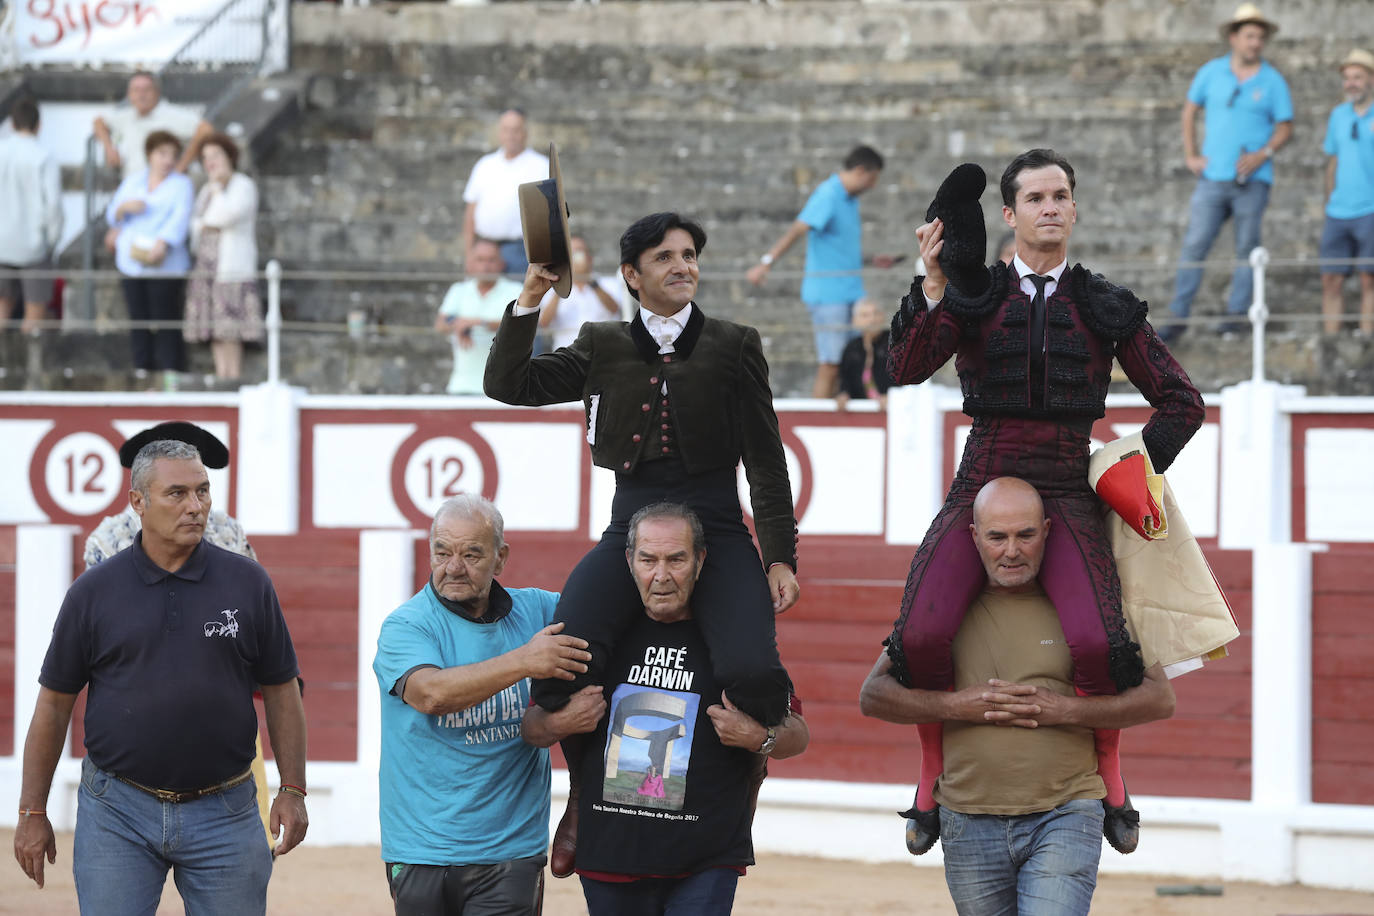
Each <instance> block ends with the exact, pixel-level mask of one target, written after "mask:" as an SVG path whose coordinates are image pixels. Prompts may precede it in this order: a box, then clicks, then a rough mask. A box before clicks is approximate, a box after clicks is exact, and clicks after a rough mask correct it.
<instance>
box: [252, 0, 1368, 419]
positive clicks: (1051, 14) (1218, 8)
mask: <svg viewBox="0 0 1374 916" xmlns="http://www.w3.org/2000/svg"><path fill="white" fill-rule="evenodd" d="M1272 5H1273V4H1271V6H1272ZM1232 8H1233V4H1232V3H1231V2H1230V0H1225V2H1181V0H1164V2H1161V0H1039V2H1035V0H1017V2H1014V3H1010V2H1006V0H968V2H962V0H911V2H905V3H853V2H841V0H834V2H798V3H792V2H789V3H780V4H777V5H766V4H752V3H742V2H736V0H723V2H690V3H689V2H653V3H609V2H608V3H602V4H597V5H593V4H585V3H524V2H521V3H498V4H491V5H486V6H450V5H447V4H428V3H424V4H392V5H378V6H371V7H361V8H341V7H338V6H334V5H331V4H315V3H301V4H295V5H293V8H292V9H293V30H294V34H293V59H292V66H293V68H295V69H296V70H298V71H300V72H309V73H311V74H313V76H314V78H313V80H312V82H311V86H310V90H309V94H308V99H307V101H308V106H307V110H306V112H305V113H304V115H303V117H302V119H301V121H300V122H299V124H298V126H297V127H296V129H295V130H292V131H288V132H287V133H286V134H285V135H284V136H283V137H282V138H281V139H280V141H279V142H278V144H277V146H276V147H275V149H273V150H271V151H269V152H268V153H267V154H266V155H265V156H264V157H262V159H261V160H260V162H259V170H258V171H259V175H258V177H259V181H260V184H261V190H262V198H263V213H262V215H261V218H260V227H259V235H260V243H261V250H262V255H263V259H264V260H266V259H267V258H269V257H275V258H279V259H280V260H281V261H282V262H283V263H284V265H285V266H286V268H287V270H288V273H289V272H291V271H302V270H308V271H340V272H344V273H342V274H341V275H340V276H337V277H335V278H333V279H332V280H329V281H322V280H319V279H304V278H303V279H288V282H287V285H286V287H285V290H284V307H285V310H286V317H287V320H288V321H295V322H301V323H302V324H301V325H299V327H301V328H306V327H320V328H324V329H325V330H323V331H321V332H320V333H318V334H314V335H310V334H306V333H305V332H303V331H296V332H293V334H294V336H295V337H297V338H299V339H300V342H299V344H298V345H293V344H291V343H290V342H288V346H287V348H286V352H287V353H288V354H293V359H298V360H299V362H294V363H292V364H291V365H290V366H288V371H287V375H288V377H290V378H292V379H293V380H295V381H299V382H301V383H304V384H308V385H310V386H311V387H313V388H316V389H319V390H385V391H397V392H404V391H419V390H423V389H424V387H425V386H434V385H439V384H442V381H443V379H444V378H446V376H447V372H448V348H447V344H446V343H445V342H444V341H443V340H441V339H439V338H438V337H437V335H435V334H433V332H432V331H430V330H429V325H430V323H431V320H432V315H433V311H434V309H435V307H436V306H437V304H438V302H439V300H440V298H441V297H442V294H443V291H444V288H445V286H446V285H447V278H449V277H452V278H455V279H456V278H457V277H459V276H461V255H460V248H461V245H460V242H459V238H460V231H461V224H462V216H463V208H464V205H463V202H462V191H463V186H464V182H465V181H466V178H467V175H468V172H469V170H470V169H471V167H472V164H473V163H474V162H475V161H476V159H477V158H478V157H479V156H480V155H482V154H483V153H484V152H486V151H488V150H489V149H491V148H492V147H493V146H494V137H493V130H492V128H493V124H494V120H495V117H496V115H497V114H498V113H499V111H500V110H501V109H503V108H504V107H507V106H511V105H517V106H520V107H522V108H524V109H525V110H526V111H527V112H529V115H530V121H531V128H532V138H531V139H532V143H533V145H535V146H536V147H537V148H538V147H542V146H544V145H546V144H547V143H548V142H549V141H550V140H552V141H555V142H557V144H558V147H559V152H560V157H561V160H562V166H563V173H564V177H565V179H566V181H567V185H568V198H569V204H570V207H571V208H572V211H573V218H572V225H573V228H574V231H576V232H578V233H580V234H583V235H585V236H586V237H588V238H589V240H590V241H591V243H592V245H593V247H594V248H595V249H596V250H597V252H598V258H597V260H598V264H599V266H600V267H601V268H602V269H603V270H606V271H610V270H612V269H614V264H613V261H614V260H615V252H616V249H617V244H616V243H617V239H618V236H619V233H620V231H621V230H622V229H623V228H624V226H625V225H626V224H627V223H628V222H630V221H631V220H632V219H634V218H636V217H638V216H640V215H642V214H644V213H646V212H650V211H652V210H658V209H670V208H671V209H681V210H684V211H687V212H690V213H692V214H694V215H696V216H697V217H699V218H700V219H702V220H703V222H704V223H705V225H706V227H707V230H708V232H709V234H710V240H709V243H708V246H707V249H706V251H705V252H704V258H703V262H702V263H703V278H704V279H703V282H702V290H701V296H700V299H701V302H702V304H703V306H704V307H705V308H706V309H707V310H708V311H709V312H711V313H713V314H718V315H722V316H724V317H731V318H735V319H737V320H741V321H746V322H748V323H751V324H755V325H757V326H758V327H759V328H760V330H761V332H762V333H763V335H764V338H765V341H766V342H767V347H768V356H769V359H770V362H771V363H772V366H773V378H774V383H775V387H776V389H777V390H778V392H779V393H780V394H797V393H803V392H805V391H807V390H808V389H809V377H810V374H811V371H812V366H813V362H814V354H813V350H812V344H811V333H810V324H809V319H808V317H807V314H806V312H805V310H804V309H803V308H802V306H801V305H800V303H799V301H798V299H797V287H798V284H799V274H800V269H801V264H802V253H801V251H800V250H794V251H793V252H792V253H790V254H789V255H788V256H787V258H785V259H783V260H782V261H780V262H779V264H778V265H777V266H776V267H775V269H774V271H773V276H772V279H771V280H770V282H769V283H768V284H767V285H766V286H765V287H764V288H762V289H755V288H753V287H750V286H749V285H748V284H746V283H745V282H744V280H743V273H744V271H745V270H746V269H747V268H748V267H749V266H750V265H751V264H752V263H754V261H755V260H756V259H757V257H758V255H759V254H760V253H761V252H762V251H764V250H765V249H766V247H767V246H768V245H769V244H771V243H772V241H773V240H774V239H775V238H776V237H777V236H778V234H780V233H781V232H782V231H783V229H784V228H785V227H786V226H787V225H788V223H789V222H790V221H791V220H792V219H793V218H794V217H795V215H796V213H797V212H798V210H799V209H800V207H801V206H802V204H803V203H804V202H805V200H806V197H807V195H808V194H809V193H810V191H811V189H812V188H813V187H814V186H815V185H816V183H817V182H819V181H820V180H822V179H823V178H824V177H825V176H826V175H827V174H829V173H830V172H831V171H832V170H834V169H835V168H836V167H837V165H838V162H839V160H840V159H841V158H842V157H843V155H844V154H845V152H846V151H847V150H848V149H849V148H851V147H852V146H853V145H854V144H856V143H859V142H864V143H869V144H872V145H873V146H875V147H876V148H877V149H879V150H880V151H881V152H882V153H883V154H884V155H885V156H886V157H887V161H888V168H887V169H886V171H885V173H884V175H883V180H882V182H881V184H880V185H879V186H878V187H877V188H876V189H875V190H873V191H872V192H870V193H869V194H868V195H866V196H865V197H864V199H863V215H864V232H865V248H866V251H867V252H869V253H883V252H885V253H905V254H906V255H907V256H906V259H905V261H903V262H902V264H900V265H899V266H898V268H896V269H894V270H891V271H872V272H870V274H869V275H868V276H867V278H866V282H867V284H868V286H869V288H870V292H871V294H872V295H873V296H875V297H876V298H877V299H879V300H880V301H881V302H883V303H884V304H885V305H886V304H895V303H896V301H897V299H898V298H899V297H900V296H901V294H902V292H903V291H904V289H905V288H906V286H907V284H908V283H909V282H910V270H911V265H912V263H913V259H912V256H911V253H912V251H913V250H914V237H913V235H912V231H913V229H914V228H915V226H916V225H917V224H918V223H919V222H920V219H921V216H922V214H923V213H924V211H925V207H926V205H927V203H928V202H929V199H930V197H931V195H932V194H933V193H934V190H935V188H936V186H937V185H938V183H939V181H940V179H941V178H942V177H943V176H944V175H945V174H946V173H947V172H948V171H949V169H950V168H952V167H953V166H954V165H956V164H958V163H959V162H962V161H966V160H972V161H976V162H979V163H980V164H982V165H983V166H984V168H985V169H986V170H987V171H988V172H989V174H990V176H991V179H992V181H993V182H994V183H995V181H996V178H997V176H998V175H999V174H1000V171H1001V169H1002V167H1003V166H1004V165H1005V163H1006V162H1007V161H1008V160H1009V159H1010V158H1011V157H1012V156H1013V155H1015V154H1016V153H1018V152H1020V151H1022V150H1024V149H1026V148H1028V147H1031V146H1039V145H1050V146H1054V147H1055V148H1057V149H1058V150H1060V151H1061V152H1063V153H1064V154H1066V155H1067V156H1068V157H1069V158H1070V159H1071V160H1072V161H1073V162H1074V164H1075V166H1076V168H1077V171H1078V179H1079V184H1078V192H1077V198H1078V202H1079V222H1078V226H1077V229H1076V232H1075V235H1074V241H1073V245H1072V250H1071V255H1072V257H1073V258H1074V259H1075V260H1081V261H1083V262H1084V263H1086V264H1088V265H1089V266H1091V267H1093V268H1094V269H1098V270H1103V271H1105V272H1107V273H1109V274H1110V275H1111V276H1112V277H1113V278H1114V279H1116V280H1118V281H1119V282H1123V283H1126V284H1129V285H1131V286H1132V287H1134V288H1135V289H1136V290H1137V291H1138V292H1139V293H1140V295H1141V296H1142V297H1143V298H1146V299H1148V300H1150V301H1151V303H1152V304H1153V307H1154V310H1155V312H1156V313H1160V312H1162V311H1163V310H1164V308H1165V306H1166V305H1167V302H1168V299H1169V298H1170V295H1171V292H1172V286H1173V267H1172V264H1173V262H1174V261H1175V260H1176V259H1177V256H1178V246H1179V242H1180V239H1181V236H1182V232H1183V228H1184V224H1185V222H1186V213H1187V201H1188V197H1189V195H1190V193H1191V191H1192V188H1193V186H1194V179H1193V177H1192V175H1191V174H1190V173H1188V171H1187V170H1186V168H1185V167H1184V164H1183V160H1182V151H1181V142H1180V138H1179V111H1180V108H1181V104H1182V100H1183V97H1184V94H1185V92H1186V90H1187V86H1188V84H1189V82H1190V81H1191V79H1192V76H1193V74H1194V72H1195V71H1196V69H1197V67H1198V66H1199V65H1200V64H1201V63H1203V62H1204V61H1206V60H1208V59H1209V58H1211V57H1214V56H1217V55H1219V54H1222V53H1223V52H1224V50H1225V46H1224V44H1223V43H1222V41H1221V40H1220V38H1219V36H1218V34H1217V30H1216V24H1217V23H1219V22H1221V21H1222V20H1224V19H1225V18H1226V17H1227V16H1229V14H1230V12H1231V9H1232ZM1369 9H1370V5H1369V4H1368V3H1367V2H1364V0H1361V2H1349V0H1293V2H1285V3H1284V4H1282V8H1281V9H1274V10H1272V11H1271V14H1272V15H1275V16H1276V18H1277V19H1278V21H1279V23H1280V25H1281V31H1280V32H1279V34H1278V36H1277V37H1276V39H1275V40H1274V42H1273V43H1272V45H1271V47H1270V49H1269V55H1268V56H1269V58H1270V59H1271V60H1272V61H1273V62H1274V63H1275V64H1276V65H1277V66H1278V67H1279V68H1280V69H1281V71H1282V72H1283V73H1284V74H1285V76H1286V77H1287V78H1288V80H1289V83H1290V85H1291V87H1292V89H1293V95H1294V101H1295V107H1296V110H1297V117H1296V119H1295V125H1294V127H1295V136H1294V140H1293V142H1292V143H1290V144H1289V146H1288V147H1286V148H1285V149H1284V150H1283V151H1282V152H1281V153H1280V155H1279V157H1278V160H1277V163H1276V168H1277V183H1276V185H1275V188H1274V193H1273V196H1272V198H1271V202H1270V207H1269V211H1268V216H1267V219H1266V222H1265V243H1266V245H1267V246H1268V247H1269V248H1270V250H1271V253H1272V255H1273V256H1274V258H1275V259H1276V264H1275V266H1274V268H1273V269H1272V271H1271V274H1270V283H1269V298H1270V302H1271V307H1272V308H1273V309H1274V311H1275V312H1276V313H1278V314H1279V315H1281V316H1291V317H1290V320H1288V321H1285V322H1282V323H1280V324H1279V325H1278V326H1277V327H1276V330H1277V331H1278V339H1276V340H1274V341H1273V342H1272V345H1271V356H1270V358H1271V362H1272V363H1273V374H1274V375H1275V376H1276V377H1282V378H1285V379H1287V380H1291V381H1298V382H1302V383H1304V384H1307V385H1309V386H1310V387H1311V388H1312V389H1313V390H1314V391H1323V392H1329V393H1342V392H1344V393H1351V392H1366V391H1374V373H1371V372H1369V371H1368V369H1369V344H1368V342H1367V341H1363V340H1358V339H1355V338H1354V337H1353V335H1349V334H1347V335H1345V338H1343V339H1339V340H1321V339H1318V337H1317V335H1316V333H1315V329H1316V325H1315V323H1313V322H1312V321H1311V320H1310V319H1303V318H1301V317H1300V316H1301V315H1308V316H1311V315H1314V314H1315V313H1316V312H1317V309H1318V298H1319V283H1318V277H1317V271H1316V268H1315V266H1314V265H1312V264H1309V263H1303V262H1302V259H1305V258H1314V257H1315V256H1316V249H1317V241H1318V237H1319V233H1320V228H1321V221H1322V199H1321V196H1322V180H1323V169H1324V163H1325V157H1324V156H1323V154H1322V153H1321V148H1320V147H1321V140H1322V135H1323V133H1324V125H1325V119H1326V116H1327V113H1328V112H1329V110H1330V108H1331V107H1332V106H1333V105H1334V104H1336V103H1338V102H1339V101H1340V86H1339V82H1338V77H1337V76H1336V73H1335V68H1334V65H1335V62H1337V61H1338V60H1340V58H1341V57H1342V56H1343V55H1344V54H1345V52H1346V51H1347V50H1348V49H1349V44H1350V40H1349V39H1348V38H1347V36H1362V35H1366V34H1367V30H1366V29H1365V23H1366V21H1367V15H1366V14H1367V13H1368V12H1369ZM984 205H985V212H986V216H987V219H988V224H989V237H990V240H991V239H995V238H996V236H997V235H998V234H999V232H1000V229H1001V227H1002V223H1001V213H1000V201H999V200H998V198H997V192H996V189H995V186H994V187H993V188H991V189H990V190H989V191H988V193H987V194H986V195H985V196H984ZM1232 244H1233V243H1232V241H1231V236H1230V232H1229V229H1228V230H1225V231H1224V232H1223V235H1222V237H1221V238H1220V239H1219V240H1218V243H1217V245H1216V248H1215V249H1214V252H1213V257H1214V260H1216V261H1217V264H1216V266H1215V267H1214V268H1213V269H1209V271H1208V279H1207V282H1206V284H1205V285H1204V289H1203V292H1202V293H1201V295H1200V296H1199V298H1198V301H1197V304H1196V306H1195V312H1196V313H1197V314H1201V315H1209V314H1211V315H1215V314H1218V313H1219V312H1220V311H1221V309H1222V302H1223V300H1224V295H1225V287H1226V283H1227V282H1228V279H1229V267H1228V264H1227V262H1228V261H1229V259H1230V258H1231V256H1232V254H1231V252H1232ZM799 247H800V246H799ZM417 277H419V278H420V279H416V278H417ZM1350 299H1351V300H1352V302H1351V307H1353V299H1354V295H1353V294H1352V295H1351V296H1350ZM360 309H361V310H363V311H364V312H366V313H367V314H368V315H369V316H370V318H371V320H372V321H373V323H374V325H377V326H378V328H377V331H376V332H375V333H371V334H369V335H367V336H366V337H365V339H364V340H362V341H354V342H349V343H348V344H347V346H346V349H347V350H348V352H349V353H350V357H349V359H347V360H338V359H334V358H333V350H332V349H331V347H332V345H333V344H335V343H340V342H341V341H343V340H344V339H345V338H344V337H343V336H342V334H341V332H342V329H343V326H344V322H345V319H346V316H347V314H348V313H349V312H350V311H355V310H360ZM320 323H323V324H320ZM1180 349H1181V351H1182V354H1181V355H1182V356H1183V358H1184V361H1185V363H1186V364H1187V365H1188V366H1189V368H1190V370H1191V371H1192V372H1193V373H1194V375H1195V376H1196V377H1197V378H1198V381H1199V383H1200V384H1201V385H1202V386H1203V387H1205V388H1209V389H1212V390H1215V389H1216V388H1218V387H1220V386H1221V385H1224V384H1228V383H1231V382H1234V381H1236V380H1237V379H1239V378H1243V377H1248V376H1249V374H1250V370H1249V362H1248V357H1249V342H1248V340H1245V339H1241V340H1235V341H1230V340H1222V339H1220V338H1219V337H1218V335H1216V334H1215V333H1209V332H1208V331H1206V330H1200V331H1198V332H1197V333H1194V334H1191V335H1189V336H1188V337H1187V338H1185V343H1184V344H1182V345H1181V347H1180ZM1337 365H1339V366H1341V367H1343V368H1341V369H1339V370H1337V369H1335V368H1333V367H1335V366H1337ZM251 368H253V364H252V363H251V362H250V369H251Z"/></svg>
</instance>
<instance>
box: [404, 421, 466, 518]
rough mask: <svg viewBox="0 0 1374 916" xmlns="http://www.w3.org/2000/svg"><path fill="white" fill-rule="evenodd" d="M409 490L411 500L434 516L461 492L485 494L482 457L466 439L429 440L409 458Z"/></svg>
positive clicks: (406, 474) (406, 471) (407, 490)
mask: <svg viewBox="0 0 1374 916" xmlns="http://www.w3.org/2000/svg"><path fill="white" fill-rule="evenodd" d="M404 480H405V489H406V495H407V496H409V497H410V501H411V502H412V503H414V504H415V508H417V509H419V510H420V511H421V512H423V513H424V514H425V515H426V516H429V517H431V518H432V517H433V516H434V513H435V512H436V511H438V509H439V506H441V505H442V504H443V502H444V500H446V499H449V498H450V497H453V496H457V495H459V494H460V493H474V494H476V495H478V496H481V495H482V484H483V474H482V459H481V457H480V456H479V455H478V454H477V451H476V450H475V449H474V448H473V447H472V446H471V445H468V444H467V443H466V442H464V441H463V440H462V439H455V438H453V437H452V436H439V437H436V438H434V439H426V440H425V441H424V442H421V443H420V445H419V446H418V447H417V448H416V449H415V451H414V452H412V453H411V455H410V458H409V459H408V460H407V461H406V469H405V477H404Z"/></svg>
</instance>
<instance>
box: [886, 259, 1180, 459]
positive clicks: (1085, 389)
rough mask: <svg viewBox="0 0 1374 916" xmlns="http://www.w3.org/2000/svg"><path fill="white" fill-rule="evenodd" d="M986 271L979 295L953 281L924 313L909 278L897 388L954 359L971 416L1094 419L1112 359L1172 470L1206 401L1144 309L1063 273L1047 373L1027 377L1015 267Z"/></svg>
mask: <svg viewBox="0 0 1374 916" xmlns="http://www.w3.org/2000/svg"><path fill="white" fill-rule="evenodd" d="M990 270H991V272H992V284H991V285H990V286H989V288H988V291H987V292H986V293H985V294H984V295H982V296H980V297H975V298H969V297H965V296H963V295H962V294H961V293H960V292H959V291H958V290H957V289H955V288H954V286H953V285H952V284H951V285H949V286H948V287H946V291H945V297H944V299H942V300H941V301H940V302H939V304H937V305H936V306H935V308H933V309H929V310H928V309H927V308H926V303H925V296H924V294H923V293H922V291H921V283H922V281H923V280H924V279H925V278H924V277H921V276H917V277H916V278H915V279H914V280H913V281H912V285H911V291H910V293H908V295H906V296H905V297H903V299H902V304H901V308H899V309H898V311H897V314H896V316H895V317H894V318H893V319H892V341H891V346H890V348H889V353H888V363H889V368H890V370H891V374H892V382H893V384H894V385H912V384H916V383H918V382H923V381H925V380H926V379H928V378H930V376H931V375H933V374H934V373H935V371H936V370H937V369H939V368H940V367H941V366H943V365H944V364H945V363H946V362H948V361H949V359H950V357H954V358H955V362H954V366H955V369H956V370H957V372H958V373H959V384H960V387H961V388H962V390H963V394H964V413H966V414H968V415H969V416H971V417H978V416H986V417H996V416H1002V417H1026V418H1030V419H1046V420H1068V419H1097V418H1099V417H1101V416H1103V414H1105V413H1106V396H1107V387H1108V385H1109V383H1110V381H1111V370H1112V358H1113V357H1115V358H1116V360H1117V362H1119V363H1120V364H1121V368H1122V369H1123V370H1124V371H1125V373H1126V377H1127V378H1129V379H1130V380H1131V382H1132V383H1133V384H1134V385H1135V386H1136V388H1138V389H1140V392H1141V394H1143V395H1145V398H1146V400H1148V401H1149V402H1150V404H1151V406H1153V407H1154V408H1155V412H1154V415H1153V416H1152V417H1151V418H1150V420H1149V422H1148V423H1146V424H1145V429H1144V430H1143V433H1142V435H1143V436H1144V439H1145V446H1146V448H1148V449H1149V450H1150V458H1151V460H1152V461H1153V463H1154V466H1155V468H1156V469H1157V470H1159V471H1163V470H1165V469H1166V468H1168V467H1169V465H1171V464H1172V463H1173V461H1174V458H1175V457H1177V455H1178V453H1179V451H1181V450H1182V448H1183V446H1184V445H1186V444H1187V442H1188V440H1189V439H1191V438H1192V436H1193V434H1194V433H1195V432H1197V430H1198V427H1200V426H1201V425H1202V419H1203V403H1202V395H1201V394H1200V393H1199V392H1198V390H1197V388H1196V387H1194V385H1193V383H1192V381H1191V380H1190V379H1189V378H1188V373H1186V372H1185V371H1183V367H1182V366H1180V365H1179V364H1178V362H1177V361H1176V360H1175V359H1174V358H1173V355H1172V354H1170V353H1169V349H1168V347H1166V346H1165V345H1164V342H1163V341H1162V340H1160V339H1159V337H1158V335H1156V334H1155V332H1154V329H1153V328H1152V327H1150V324H1149V322H1148V321H1146V320H1145V315H1146V312H1147V308H1148V307H1147V305H1146V303H1144V302H1142V301H1140V300H1139V299H1137V298H1136V297H1135V294H1134V293H1132V292H1131V291H1130V290H1128V289H1126V288H1124V287H1120V286H1114V285H1113V284H1111V283H1109V282H1108V281H1107V280H1106V279H1104V278H1103V277H1102V276H1101V275H1100V274H1093V273H1089V272H1088V271H1087V270H1085V269H1084V268H1083V267H1082V266H1081V265H1074V266H1073V267H1072V268H1070V269H1069V270H1066V271H1065V272H1064V274H1063V276H1062V277H1061V282H1060V283H1059V286H1058V287H1057V288H1056V289H1055V292H1054V295H1052V296H1050V297H1049V299H1048V300H1047V302H1046V322H1045V336H1046V339H1045V341H1044V342H1043V343H1044V352H1045V359H1044V363H1043V371H1042V372H1041V373H1036V375H1037V376H1038V377H1037V378H1032V373H1031V369H1030V367H1031V359H1030V346H1029V344H1030V341H1029V340H1028V339H1027V338H1028V336H1029V334H1028V332H1029V327H1030V320H1029V319H1030V306H1031V300H1030V297H1029V296H1027V295H1026V294H1025V293H1024V292H1022V291H1021V289H1020V286H1019V281H1018V279H1017V277H1016V275H1015V272H1014V271H1012V270H1010V269H1009V268H1007V267H1006V266H1005V265H1002V264H997V265H994V266H993V267H991V268H990Z"/></svg>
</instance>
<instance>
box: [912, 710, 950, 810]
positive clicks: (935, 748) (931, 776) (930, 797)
mask: <svg viewBox="0 0 1374 916" xmlns="http://www.w3.org/2000/svg"><path fill="white" fill-rule="evenodd" d="M916 734H917V736H919V737H920V739H921V781H920V783H919V784H918V785H917V786H916V808H917V809H918V810H920V811H930V810H931V809H933V808H934V807H935V780H937V779H939V778H940V774H941V773H943V772H944V771H945V726H944V723H943V722H926V723H923V724H921V725H917V726H916Z"/></svg>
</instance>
